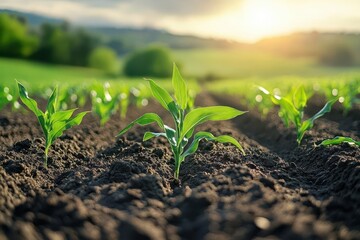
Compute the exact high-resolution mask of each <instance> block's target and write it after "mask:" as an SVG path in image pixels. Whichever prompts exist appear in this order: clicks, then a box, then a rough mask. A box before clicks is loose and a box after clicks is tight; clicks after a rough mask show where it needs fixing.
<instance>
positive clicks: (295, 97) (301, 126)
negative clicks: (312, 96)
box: [259, 86, 337, 145]
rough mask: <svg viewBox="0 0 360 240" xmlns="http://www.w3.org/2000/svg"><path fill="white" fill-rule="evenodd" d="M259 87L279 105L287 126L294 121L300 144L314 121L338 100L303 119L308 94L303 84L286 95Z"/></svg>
mask: <svg viewBox="0 0 360 240" xmlns="http://www.w3.org/2000/svg"><path fill="white" fill-rule="evenodd" d="M259 89H260V90H261V91H262V92H263V93H264V94H266V95H268V96H270V97H271V100H272V101H273V103H274V104H276V105H279V107H280V108H279V116H280V117H281V119H282V120H283V122H284V124H285V126H286V127H289V126H290V123H293V124H294V125H295V128H296V132H297V137H296V141H297V143H298V144H299V145H300V143H301V140H302V139H303V137H304V134H305V132H306V131H308V130H310V129H311V128H312V127H313V126H314V121H315V120H316V119H318V118H320V117H322V116H323V115H324V114H325V113H328V112H330V111H331V107H332V105H333V104H334V103H335V102H336V101H337V99H333V100H331V101H329V102H327V103H326V104H325V106H324V107H323V108H322V109H321V110H320V111H319V112H317V113H316V114H315V115H314V116H312V117H311V118H309V119H307V120H305V121H303V117H304V108H305V107H306V104H307V100H308V96H307V95H306V93H305V89H304V87H303V86H301V87H298V88H294V89H292V90H291V91H290V93H289V94H288V95H287V96H285V97H280V96H278V95H273V94H271V93H270V92H269V91H268V90H266V89H265V88H263V87H259Z"/></svg>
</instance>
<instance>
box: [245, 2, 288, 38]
mask: <svg viewBox="0 0 360 240" xmlns="http://www.w3.org/2000/svg"><path fill="white" fill-rule="evenodd" d="M279 3H280V2H279V1H263V0H251V1H246V2H245V4H244V5H243V7H242V9H240V11H239V15H238V18H239V21H242V23H241V25H242V26H243V28H244V31H245V32H246V33H247V34H248V37H249V38H261V37H266V36H271V35H276V34H278V33H281V32H282V31H284V29H286V28H287V26H289V25H290V24H291V23H290V22H288V21H287V20H288V19H289V18H288V16H286V15H287V11H286V9H285V8H284V5H282V4H279Z"/></svg>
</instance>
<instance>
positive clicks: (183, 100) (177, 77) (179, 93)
mask: <svg viewBox="0 0 360 240" xmlns="http://www.w3.org/2000/svg"><path fill="white" fill-rule="evenodd" d="M172 84H173V87H174V93H175V98H176V100H177V102H178V104H179V106H180V107H181V109H183V110H185V109H186V107H187V100H188V90H187V87H186V83H185V81H184V79H183V78H182V77H181V74H180V72H179V69H178V68H177V67H176V65H175V63H174V69H173V75H172Z"/></svg>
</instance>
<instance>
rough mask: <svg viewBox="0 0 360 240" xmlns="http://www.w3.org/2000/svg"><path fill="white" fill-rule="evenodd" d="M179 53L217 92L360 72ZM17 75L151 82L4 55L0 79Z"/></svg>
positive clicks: (303, 62)
mask: <svg viewBox="0 0 360 240" xmlns="http://www.w3.org/2000/svg"><path fill="white" fill-rule="evenodd" d="M173 57H174V59H175V60H176V62H177V63H179V65H180V68H181V71H182V73H183V75H184V77H185V78H187V80H191V79H198V78H203V77H205V76H207V75H212V76H213V77H215V79H217V78H218V79H220V80H218V81H217V82H216V81H213V82H209V83H207V84H206V85H205V86H206V87H207V88H208V89H209V90H211V91H222V92H231V91H236V92H238V91H239V90H238V89H244V88H245V89H246V88H248V87H250V86H254V85H264V86H267V85H268V82H271V83H272V84H274V85H277V86H286V85H288V84H293V83H300V82H315V81H317V80H319V79H321V82H326V81H332V80H334V81H337V80H339V79H350V78H354V77H356V76H360V69H357V68H329V67H320V66H319V65H317V64H316V62H315V61H314V60H313V59H309V58H297V59H290V58H285V57H280V56H274V55H273V54H268V53H263V52H259V51H255V50H251V49H247V50H243V49H222V50H220V49H195V50H176V51H174V52H173ZM15 79H16V80H19V81H21V82H22V83H24V84H25V85H26V86H27V87H29V88H30V90H31V88H43V87H45V86H51V85H55V84H59V85H61V84H91V83H92V82H94V81H95V80H96V81H104V82H105V81H108V82H110V83H111V84H114V85H117V84H126V85H134V86H136V85H138V84H139V83H145V81H144V80H143V78H127V77H125V76H121V75H120V76H119V77H115V78H114V77H109V76H107V75H105V74H104V73H102V72H101V71H98V70H94V69H89V68H81V67H70V66H60V65H51V64H44V63H36V62H31V61H26V60H17V59H7V58H0V84H1V83H2V84H6V85H12V84H14V83H15ZM155 80H158V79H155ZM192 82H194V81H192ZM162 85H163V86H164V87H165V88H168V89H170V86H171V82H170V81H169V80H168V79H163V80H162ZM193 88H196V84H193Z"/></svg>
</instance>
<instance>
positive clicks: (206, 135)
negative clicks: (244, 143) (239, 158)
mask: <svg viewBox="0 0 360 240" xmlns="http://www.w3.org/2000/svg"><path fill="white" fill-rule="evenodd" d="M201 139H206V140H208V141H217V142H220V143H231V144H233V145H235V146H236V147H237V148H238V149H240V151H241V152H242V154H243V155H245V151H244V149H243V148H242V147H241V145H240V143H239V142H238V141H237V140H236V139H235V138H233V137H230V136H227V135H221V136H218V137H215V136H214V135H213V134H211V133H209V132H198V133H196V134H195V136H194V140H193V141H192V143H191V144H190V146H189V148H188V149H187V150H186V151H185V152H184V154H183V156H184V157H187V156H189V155H191V154H194V153H195V152H196V150H197V149H198V147H199V142H200V140H201Z"/></svg>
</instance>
